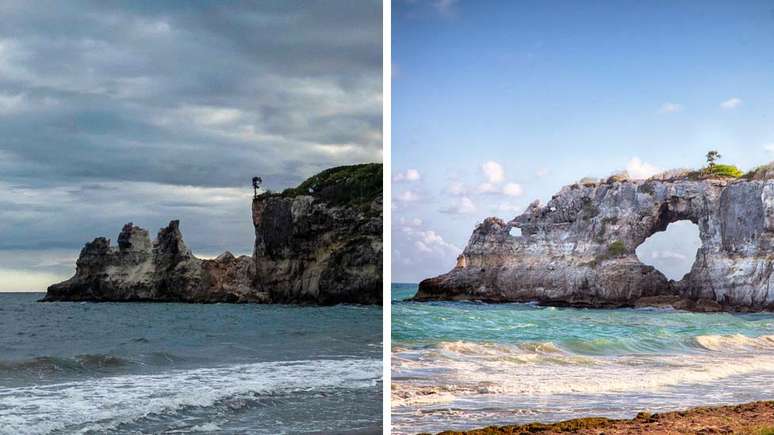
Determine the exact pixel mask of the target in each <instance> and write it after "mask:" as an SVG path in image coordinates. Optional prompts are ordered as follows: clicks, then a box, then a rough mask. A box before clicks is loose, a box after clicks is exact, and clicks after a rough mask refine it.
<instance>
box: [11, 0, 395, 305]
mask: <svg viewBox="0 0 774 435" xmlns="http://www.w3.org/2000/svg"><path fill="white" fill-rule="evenodd" d="M381 10H382V7H381V3H380V2H378V1H369V0H352V1H344V0H343V1H319V2H315V1H252V2H248V1H243V2H236V1H230V2H193V1H179V2H173V1H163V2H158V1H132V2H103V1H93V2H84V1H67V2H57V1H50V2H46V1H36V2H28V1H22V0H19V1H16V0H3V1H2V2H0V17H2V19H0V291H3V290H5V291H9V290H42V289H43V288H44V287H45V286H46V285H47V284H50V283H51V282H53V281H56V280H59V279H63V278H67V277H68V276H69V275H70V274H71V273H72V272H73V270H74V260H75V258H76V257H77V254H78V252H79V250H80V248H81V247H82V245H83V243H84V242H86V241H88V240H91V239H93V238H94V237H96V236H100V235H105V236H108V237H110V238H111V239H113V240H115V238H116V236H117V233H118V231H119V230H120V228H121V226H122V224H124V223H126V222H128V221H133V222H134V223H135V224H138V225H141V226H143V227H145V228H148V229H150V230H151V232H152V233H153V234H155V232H156V231H157V230H158V228H159V227H160V226H162V225H165V224H166V222H167V221H169V220H170V219H176V218H179V219H181V226H182V230H183V235H184V237H185V239H186V242H187V243H188V245H189V246H190V247H191V248H192V249H193V250H194V252H195V253H197V254H199V255H203V256H211V255H217V254H218V253H219V252H222V251H223V250H225V249H229V250H232V251H233V252H235V253H246V254H249V253H250V252H251V249H252V242H253V235H252V226H251V223H250V195H251V194H252V193H251V189H250V187H249V184H250V178H251V177H252V176H253V175H261V176H262V177H263V178H264V180H265V184H266V186H267V187H268V188H270V189H282V188H285V187H288V186H291V185H295V184H297V183H298V182H300V181H301V180H302V179H303V178H305V177H307V176H310V175H312V174H314V173H316V172H318V171H319V170H321V169H324V168H326V167H330V166H334V165H340V164H350V163H359V162H371V161H381V160H382V153H381V129H382V126H381V105H382V94H381V83H382V74H381V72H382V28H381V24H382V18H381Z"/></svg>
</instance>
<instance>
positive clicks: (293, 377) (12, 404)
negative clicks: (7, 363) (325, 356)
mask: <svg viewBox="0 0 774 435" xmlns="http://www.w3.org/2000/svg"><path fill="white" fill-rule="evenodd" d="M381 374H382V364H381V361H380V360H374V359H346V360H316V361H289V362H263V363H255V364H243V365H235V366H227V367H218V368H201V369H194V370H181V371H171V372H167V373H162V374H155V375H136V376H116V377H106V378H97V379H90V380H87V381H83V382H72V383H63V384H55V385H41V386H33V387H21V388H5V389H0V433H3V434H17V433H25V434H45V433H49V432H52V431H56V430H61V431H66V432H68V433H84V432H87V431H104V430H107V429H110V428H114V427H116V426H117V425H119V424H121V423H129V422H133V421H136V420H138V419H141V418H143V417H146V416H149V415H153V414H160V413H174V412H175V411H176V410H179V409H180V408H183V407H189V406H193V407H208V406H212V405H213V404H215V403H217V402H218V401H220V400H224V399H229V398H240V397H247V398H249V397H251V396H253V395H255V394H263V393H275V392H293V391H309V390H327V389H337V388H369V387H373V386H374V385H376V384H377V383H378V382H379V381H380V379H381Z"/></svg>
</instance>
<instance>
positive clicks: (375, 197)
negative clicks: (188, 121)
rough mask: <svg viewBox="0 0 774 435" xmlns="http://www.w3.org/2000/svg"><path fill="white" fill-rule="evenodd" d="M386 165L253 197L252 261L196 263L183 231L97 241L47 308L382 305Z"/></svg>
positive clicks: (52, 292) (131, 233) (55, 288)
mask: <svg viewBox="0 0 774 435" xmlns="http://www.w3.org/2000/svg"><path fill="white" fill-rule="evenodd" d="M381 183H382V166H381V165H377V164H369V165H356V166H345V167H339V168H333V169H329V170H327V171H324V172H322V173H321V174H318V175H316V176H315V177H312V178H310V179H308V180H306V181H305V182H304V183H302V184H301V185H300V186H299V187H297V188H295V189H288V190H286V191H285V192H283V193H281V194H272V193H265V194H262V195H258V196H256V197H255V198H253V207H252V209H253V225H254V226H255V251H254V254H253V256H252V257H248V256H240V257H235V256H234V255H233V254H231V253H230V252H226V253H224V254H222V255H220V256H219V257H217V258H215V259H212V260H203V259H199V258H196V257H195V256H194V255H193V254H192V253H191V250H190V249H188V247H187V246H186V245H185V243H184V242H183V238H182V235H181V233H180V229H179V222H178V221H176V220H175V221H172V222H170V223H169V226H167V227H166V228H162V229H161V230H160V231H159V233H158V236H157V237H156V240H155V241H153V242H152V243H151V240H150V238H149V235H148V232H147V231H146V230H144V229H142V228H140V227H137V226H135V225H133V224H132V223H128V224H126V225H125V226H124V228H123V229H122V231H121V233H120V234H119V236H118V246H117V247H114V246H111V245H110V240H108V239H106V238H104V237H98V238H96V239H94V241H93V242H90V243H87V244H86V246H84V248H83V249H82V250H81V254H80V256H79V258H78V261H77V263H76V273H75V276H73V277H72V278H70V279H68V280H67V281H64V282H61V283H58V284H54V285H52V286H50V287H49V288H48V292H47V293H46V297H45V298H44V300H45V301H57V300H68V301H166V302H205V303H206V302H256V303H309V304H323V305H329V304H336V303H362V304H380V303H381V301H382V192H381Z"/></svg>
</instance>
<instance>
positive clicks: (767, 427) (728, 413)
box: [441, 401, 774, 435]
mask: <svg viewBox="0 0 774 435" xmlns="http://www.w3.org/2000/svg"><path fill="white" fill-rule="evenodd" d="M535 433H538V434H545V435H555V434H566V433H575V434H583V435H602V434H604V435H625V434H652V435H667V434H744V435H771V434H774V402H770V401H769V402H753V403H746V404H743V405H733V406H717V407H701V408H693V409H689V410H687V411H676V412H665V413H661V414H650V413H645V412H643V413H640V414H639V415H638V416H637V417H635V418H633V419H631V420H613V419H607V418H593V417H592V418H579V419H574V420H566V421H562V422H559V423H552V424H542V423H531V424H525V425H517V426H490V427H486V428H482V429H475V430H470V431H464V432H456V431H446V432H441V434H443V435H462V434H467V435H499V434H535Z"/></svg>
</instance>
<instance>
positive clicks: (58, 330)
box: [0, 293, 382, 434]
mask: <svg viewBox="0 0 774 435" xmlns="http://www.w3.org/2000/svg"><path fill="white" fill-rule="evenodd" d="M41 297H43V294H42V293H0V433H2V434H64V433H67V434H70V433H84V434H129V433H169V434H173V433H174V434H181V433H197V432H201V433H215V434H237V433H240V434H241V433H256V434H280V433H321V434H327V433H331V434H333V433H336V434H339V433H353V434H354V433H381V428H382V320H381V317H382V309H381V307H368V306H346V305H340V306H334V307H300V306H287V305H232V304H213V305H202V304H174V303H70V302H55V303H39V302H36V301H37V300H38V299H40V298H41Z"/></svg>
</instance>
